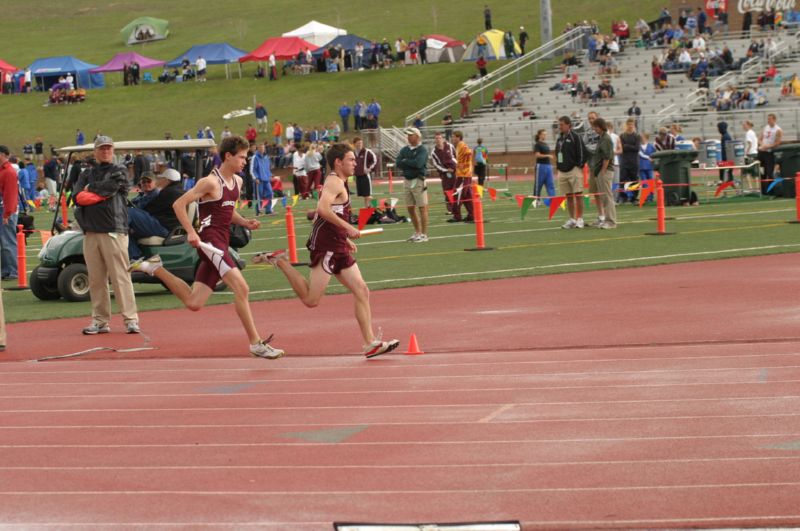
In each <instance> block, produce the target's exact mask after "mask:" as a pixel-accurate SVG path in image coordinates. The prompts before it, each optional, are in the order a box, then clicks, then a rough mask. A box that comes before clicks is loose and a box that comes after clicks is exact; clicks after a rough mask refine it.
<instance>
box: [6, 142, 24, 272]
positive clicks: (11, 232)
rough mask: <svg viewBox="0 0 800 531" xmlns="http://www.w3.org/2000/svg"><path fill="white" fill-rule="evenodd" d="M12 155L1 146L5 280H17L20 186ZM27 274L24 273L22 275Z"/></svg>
mask: <svg viewBox="0 0 800 531" xmlns="http://www.w3.org/2000/svg"><path fill="white" fill-rule="evenodd" d="M10 154H11V153H10V152H9V151H8V148H7V147H6V146H0V197H2V200H3V226H2V228H0V265H2V277H3V280H13V279H16V278H17V209H18V208H19V185H18V183H17V172H16V171H14V168H13V167H12V166H11V163H10V162H9V161H8V157H9V155H10ZM22 274H23V275H24V274H25V273H24V272H23V273H22Z"/></svg>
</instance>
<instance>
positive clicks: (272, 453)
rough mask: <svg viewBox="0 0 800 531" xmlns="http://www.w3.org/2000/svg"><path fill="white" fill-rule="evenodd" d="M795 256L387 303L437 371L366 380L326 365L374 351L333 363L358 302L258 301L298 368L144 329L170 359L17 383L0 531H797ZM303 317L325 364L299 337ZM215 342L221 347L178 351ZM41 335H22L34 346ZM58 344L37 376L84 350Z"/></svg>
mask: <svg viewBox="0 0 800 531" xmlns="http://www.w3.org/2000/svg"><path fill="white" fill-rule="evenodd" d="M796 258H797V256H796V255H782V256H775V257H763V258H752V259H739V260H728V261H715V262H708V263H702V264H697V263H695V264H691V265H676V266H663V267H653V268H642V269H636V270H626V271H625V272H624V273H622V272H619V271H608V272H599V273H578V274H569V275H560V276H550V277H536V278H525V279H511V280H506V281H492V282H482V283H472V284H462V285H457V286H453V285H450V286H443V287H432V288H414V289H406V290H393V291H390V292H389V291H381V292H376V293H375V296H374V298H375V303H376V310H375V313H376V315H378V316H381V317H382V319H381V320H383V321H384V327H385V328H387V329H388V330H394V331H399V332H398V333H400V332H402V333H403V334H405V333H408V332H409V331H411V330H413V331H416V332H417V334H418V336H419V338H420V341H421V346H422V347H423V348H424V349H425V350H426V351H428V353H426V354H425V355H421V356H404V355H393V356H387V357H385V358H379V359H376V360H373V361H369V362H367V361H365V360H362V359H360V357H358V356H331V355H330V354H336V353H339V352H340V349H341V351H344V352H352V351H353V350H355V348H357V346H356V347H355V348H353V347H352V345H351V343H352V341H347V339H348V338H344V339H337V340H336V342H333V343H332V342H326V341H327V338H326V337H325V334H327V333H328V332H330V331H332V330H334V329H335V328H336V327H337V326H338V327H339V328H340V329H341V328H342V326H343V323H346V325H347V326H350V325H351V323H350V321H352V318H349V314H348V320H340V321H339V324H338V325H337V324H336V323H333V324H331V323H328V320H329V319H330V317H331V316H332V315H334V314H336V313H337V312H346V311H347V310H349V305H350V302H349V300H347V299H346V298H345V297H332V298H330V299H329V303H328V304H327V305H326V306H324V307H323V308H321V309H318V310H317V311H316V312H313V313H309V311H306V310H304V309H302V308H301V307H300V306H299V305H298V303H296V301H283V302H278V303H276V302H269V303H263V304H262V303H259V304H258V305H257V306H258V307H259V308H260V309H263V310H264V311H267V310H269V311H270V312H274V315H275V317H274V318H273V319H272V322H274V323H275V329H276V330H278V331H279V332H280V337H281V339H282V341H281V345H282V346H285V347H286V348H287V349H289V350H290V355H289V356H287V357H286V358H283V359H281V360H278V361H274V362H268V361H265V360H258V359H250V358H246V357H243V356H241V355H239V354H238V353H237V352H235V349H233V348H230V345H233V344H235V342H236V341H238V336H239V335H241V332H240V330H239V328H238V323H236V322H235V316H233V315H232V314H233V312H232V311H231V309H230V307H216V308H210V309H209V311H207V312H206V315H205V316H203V314H200V315H198V314H191V313H189V312H155V313H152V314H145V315H144V316H143V319H142V322H143V324H144V325H145V326H146V331H147V332H148V334H149V335H150V337H151V340H150V344H151V345H153V346H157V347H158V348H157V350H151V351H141V352H137V353H131V354H125V355H122V354H110V355H109V354H107V353H93V354H90V355H87V356H84V357H82V358H73V360H77V359H79V360H80V361H58V362H48V363H24V362H17V363H12V362H9V363H4V364H0V404H2V405H1V406H0V527H4V526H5V527H13V528H24V529H39V528H40V529H53V528H86V527H89V526H94V527H98V528H115V529H118V528H136V527H138V528H148V529H149V528H157V527H182V528H200V527H202V528H256V527H257V528H263V529H290V530H295V529H296V530H301V531H305V530H318V529H319V530H322V529H328V530H329V529H331V528H332V522H334V521H363V522H370V521H372V522H448V521H451V522H452V521H484V520H509V519H511V520H520V521H522V523H523V527H524V528H525V529H554V528H563V529H574V528H664V527H668V528H677V527H698V526H700V527H747V526H762V527H764V526H782V525H784V526H788V525H797V524H799V523H800V504H798V500H800V348H798V347H799V346H800V340H798V339H797V337H795V336H796V335H797V316H798V307H797V302H796V300H795V299H796V296H795V295H794V293H795V292H794V291H793V290H791V289H788V286H789V285H790V284H788V282H787V279H788V278H790V276H789V275H790V274H791V273H792V272H793V270H794V262H796ZM733 274H735V277H733V278H738V279H747V281H746V282H741V283H738V284H735V285H732V283H731V278H732V277H731V275H733ZM653 278H655V279H657V281H656V282H653V281H651V282H650V284H649V285H650V288H649V290H647V291H646V293H645V294H644V295H642V294H641V293H642V291H643V290H640V289H631V285H634V286H636V285H638V284H636V282H644V281H645V280H647V279H653ZM717 279H719V280H717ZM631 283H633V284H631ZM681 286H685V288H684V289H681ZM732 288H735V289H732ZM445 289H446V290H447V294H448V296H447V297H445V296H444V291H443V290H445ZM545 289H546V290H548V291H550V292H551V294H550V295H548V294H547V293H544V292H545ZM507 291H508V292H507ZM461 293H468V294H469V295H470V297H471V298H470V299H468V300H469V301H472V304H473V306H472V307H469V306H468V301H467V300H464V301H461V302H457V301H456V299H457V298H458V297H460V295H459V294H461ZM552 293H558V294H559V296H554V295H552ZM604 294H605V296H606V297H607V298H608V303H607V305H606V311H604V312H599V311H597V310H596V306H594V305H593V304H591V303H592V302H593V301H596V300H598V297H599V296H601V295H604ZM526 295H527V296H526ZM435 301H441V303H439V304H435ZM570 301H579V303H576V304H570ZM580 301H583V302H580ZM290 303H293V304H290ZM283 305H286V306H285V307H284V306H283ZM392 308H405V313H407V314H408V315H404V316H397V317H392V318H390V319H387V318H386V317H385V315H387V314H388V312H389V310H390V309H392ZM409 315H414V316H415V317H413V318H412V317H410V316H409ZM656 315H657V316H659V317H660V319H653V318H651V317H653V316H656ZM211 316H213V319H212V318H211ZM309 316H313V318H314V319H316V320H315V321H314V322H312V323H309V322H308V321H307V318H308V317H309ZM443 316H444V317H443ZM632 318H638V319H639V320H640V321H641V327H639V328H636V327H633V326H631V322H632ZM303 319H306V321H305V324H304V329H303V331H304V333H305V334H306V336H310V337H311V338H312V339H313V340H314V341H313V345H308V344H307V343H306V342H304V341H302V340H301V339H300V335H301V331H295V330H294V329H292V328H291V326H290V325H291V324H293V323H294V324H295V326H296V323H299V322H302V320H303ZM167 320H168V321H169V322H168V325H165V324H164V322H165V321H167ZM198 320H201V321H203V322H214V323H215V325H216V326H221V327H223V326H224V327H226V328H230V329H231V330H230V338H228V335H227V334H228V332H227V331H226V332H225V333H224V334H223V336H222V337H223V339H222V340H220V341H219V342H218V343H217V344H216V345H210V344H208V343H209V341H208V339H209V338H208V337H192V336H191V335H186V336H185V337H183V338H182V341H183V344H182V345H181V344H177V343H180V342H172V343H168V342H166V341H164V340H163V336H162V334H164V335H166V334H167V332H168V331H169V329H170V328H172V329H174V328H175V327H186V328H192V327H194V328H193V333H194V334H197V325H196V324H193V323H196V322H197V321H198ZM331 320H332V319H331ZM82 323H83V321H76V320H69V321H57V322H51V323H47V324H46V326H47V327H48V330H50V331H51V332H52V334H51V335H55V334H57V333H59V332H63V333H66V332H68V331H71V332H72V333H73V335H74V331H75V330H77V329H78V328H79V325H80V324H82ZM476 323H480V325H479V326H476ZM36 325H37V323H27V324H24V325H13V327H12V329H11V334H12V336H11V337H12V338H13V340H14V341H15V343H16V342H17V341H25V340H27V341H28V342H29V343H28V344H35V345H37V350H38V348H41V347H42V345H43V344H46V343H47V341H48V339H47V338H46V337H41V332H39V334H40V335H39V336H38V337H37V336H34V335H33V334H35V333H36ZM42 325H43V323H39V326H40V327H41V326H42ZM227 325H230V326H227ZM466 328H468V329H471V330H474V331H475V332H474V333H472V334H464V333H463V332H462V330H463V329H466ZM284 330H287V332H284ZM25 334H30V335H28V336H27V337H26V336H25ZM295 334H297V335H295ZM35 337H37V339H36V341H35V342H34V338H35ZM20 338H22V339H20ZM61 339H62V342H61V344H59V345H57V346H58V350H55V351H47V350H42V351H40V352H35V353H30V352H29V353H27V357H32V356H33V355H35V354H38V355H41V354H51V353H53V352H64V351H65V350H69V349H73V350H72V351H75V350H80V349H81V348H86V346H85V345H90V346H91V344H92V343H91V342H87V343H80V344H79V343H78V342H75V344H72V342H69V344H66V343H64V342H63V337H62V338H61ZM90 339H91V340H92V341H93V342H94V344H97V342H98V341H102V342H103V344H105V343H106V342H107V341H109V340H115V341H120V343H119V345H120V346H126V345H127V346H131V345H134V344H135V343H129V344H125V343H124V342H125V341H128V342H131V341H132V338H131V337H130V336H125V335H123V334H111V335H109V336H105V337H102V338H90ZM79 340H80V341H86V340H85V338H79ZM133 340H136V341H138V344H139V345H141V344H142V339H141V338H138V339H137V338H133ZM306 341H307V340H306ZM47 348H50V347H47ZM214 349H216V350H214ZM326 349H327V350H326ZM215 352H216V357H215ZM430 352H434V353H433V354H431V353H430ZM292 353H294V354H295V355H291V354H292ZM297 353H302V354H305V355H296V354H297ZM12 354H13V355H14V356H16V357H17V358H18V359H22V358H24V357H26V354H20V353H19V352H18V351H14V352H12ZM323 354H329V355H327V356H326V355H323ZM118 357H132V359H127V360H126V359H117V358H118ZM98 358H106V359H98ZM187 358H190V359H187Z"/></svg>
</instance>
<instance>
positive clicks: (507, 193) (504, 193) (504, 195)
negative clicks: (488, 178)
mask: <svg viewBox="0 0 800 531" xmlns="http://www.w3.org/2000/svg"><path fill="white" fill-rule="evenodd" d="M503 197H513V195H511V192H509V191H508V190H503Z"/></svg>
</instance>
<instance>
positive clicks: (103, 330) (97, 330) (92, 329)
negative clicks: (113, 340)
mask: <svg viewBox="0 0 800 531" xmlns="http://www.w3.org/2000/svg"><path fill="white" fill-rule="evenodd" d="M82 332H83V335H85V336H96V335H97V334H108V333H109V332H111V327H110V326H108V325H107V324H104V325H101V324H98V323H92V324H90V325H89V326H87V327H86V328H84V329H83V330H82Z"/></svg>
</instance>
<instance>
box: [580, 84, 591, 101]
mask: <svg viewBox="0 0 800 531" xmlns="http://www.w3.org/2000/svg"><path fill="white" fill-rule="evenodd" d="M578 87H579V90H578V96H579V97H580V101H581V103H587V102H588V101H589V99H590V98H591V97H592V92H593V91H592V87H590V86H589V83H586V82H583V81H579V82H578Z"/></svg>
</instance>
